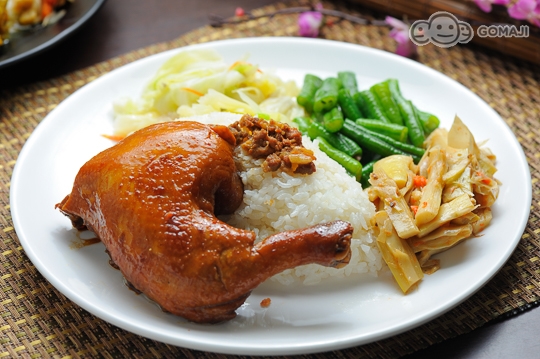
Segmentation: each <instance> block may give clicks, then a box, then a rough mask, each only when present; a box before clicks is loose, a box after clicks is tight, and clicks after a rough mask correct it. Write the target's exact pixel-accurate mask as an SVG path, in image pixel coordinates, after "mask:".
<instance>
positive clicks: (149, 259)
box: [57, 121, 353, 323]
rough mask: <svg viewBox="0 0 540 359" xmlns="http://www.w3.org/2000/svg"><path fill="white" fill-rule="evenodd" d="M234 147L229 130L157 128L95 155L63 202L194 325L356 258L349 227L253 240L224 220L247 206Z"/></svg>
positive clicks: (227, 315) (130, 274)
mask: <svg viewBox="0 0 540 359" xmlns="http://www.w3.org/2000/svg"><path fill="white" fill-rule="evenodd" d="M234 146H235V137H234V135H233V134H232V133H231V131H230V130H229V128H228V127H225V126H207V125H203V124H200V123H197V122H190V121H182V122H168V123H162V124H156V125H152V126H149V127H147V128H144V129H142V130H139V131H137V132H135V133H134V134H132V135H131V136H128V137H127V138H125V139H124V140H123V141H121V142H119V143H118V144H117V145H115V146H113V147H111V148H109V149H107V150H105V151H103V152H101V153H100V154H98V155H97V156H95V157H94V158H92V159H91V160H90V161H88V162H87V163H86V164H85V165H84V166H83V167H82V168H81V169H80V171H79V173H78V175H77V177H76V179H75V183H74V186H73V190H72V192H71V194H69V195H68V196H67V197H66V198H65V199H64V200H63V201H62V202H61V203H59V204H58V205H57V207H58V208H59V209H60V210H61V211H62V212H63V213H64V214H66V215H67V216H69V218H70V219H71V220H72V222H73V224H74V226H76V227H78V228H85V227H86V228H89V229H91V230H93V231H94V232H95V233H96V235H97V236H98V237H99V238H100V239H101V240H102V242H103V243H104V244H105V246H106V248H107V251H108V253H109V255H110V256H111V259H112V261H114V263H115V264H116V265H117V266H118V268H119V269H120V271H121V272H122V274H123V275H124V276H125V278H126V280H127V281H128V282H129V283H130V284H131V285H132V286H133V287H135V288H136V289H138V290H140V291H141V292H143V293H144V294H146V295H147V296H148V297H149V298H151V299H152V300H154V301H155V302H157V303H158V304H159V305H160V306H161V307H162V308H163V310H165V311H168V312H171V313H173V314H176V315H179V316H182V317H184V318H186V319H188V320H191V321H194V322H200V323H203V322H206V323H215V322H220V321H224V320H229V319H231V318H234V317H235V315H236V313H235V310H236V309H237V308H238V307H239V306H240V305H242V303H243V302H244V301H245V300H246V298H247V297H248V296H249V294H250V293H251V291H252V290H253V289H254V288H255V287H257V286H258V285H259V284H260V283H261V282H263V281H264V280H266V279H267V278H268V277H270V276H272V275H275V274H277V273H279V272H281V271H283V270H285V269H288V268H292V267H295V266H298V265H302V264H308V263H318V264H321V265H324V266H334V267H339V266H342V265H344V264H346V263H348V261H349V258H350V250H349V245H350V239H351V235H352V232H353V228H352V227H351V225H350V224H349V223H346V222H342V221H335V222H331V223H327V224H322V225H318V226H314V227H310V228H307V229H300V230H294V231H287V232H282V233H278V234H276V235H273V236H270V237H268V238H267V239H265V240H264V241H262V242H261V243H259V244H256V245H254V241H255V239H256V235H255V233H254V232H252V231H247V230H242V229H238V228H234V227H232V226H230V225H228V224H226V223H224V222H222V221H220V220H219V219H218V218H217V217H216V214H226V213H232V212H234V211H235V209H236V208H237V207H238V206H239V205H240V204H241V202H242V197H243V186H242V182H241V180H240V178H239V176H238V174H237V169H236V167H235V163H234V160H233V150H234Z"/></svg>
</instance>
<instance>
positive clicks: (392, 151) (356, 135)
mask: <svg viewBox="0 0 540 359" xmlns="http://www.w3.org/2000/svg"><path fill="white" fill-rule="evenodd" d="M341 132H342V133H343V134H344V135H346V136H347V137H350V138H351V139H353V140H354V141H355V142H356V143H358V144H359V145H360V147H362V148H363V149H368V150H370V151H372V152H375V153H377V154H380V155H381V156H383V157H386V156H390V155H406V156H410V154H409V153H407V152H405V151H402V150H400V149H398V148H396V147H394V146H392V145H390V144H389V143H388V142H386V141H384V140H382V139H380V138H378V137H376V136H373V135H371V133H369V132H368V131H367V130H366V129H364V128H363V127H361V126H358V125H357V124H356V123H354V122H353V121H351V120H345V122H344V124H343V128H342V129H341Z"/></svg>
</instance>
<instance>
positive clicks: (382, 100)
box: [369, 81, 403, 125]
mask: <svg viewBox="0 0 540 359" xmlns="http://www.w3.org/2000/svg"><path fill="white" fill-rule="evenodd" d="M369 90H370V91H371V92H372V93H373V94H374V95H375V97H376V98H377V102H378V103H379V104H380V106H381V109H382V111H383V112H384V113H385V114H386V117H387V118H388V119H389V120H390V122H391V123H395V124H398V125H403V119H402V118H401V113H400V110H399V107H398V105H397V104H396V102H395V101H394V98H393V97H392V94H391V92H390V88H389V87H388V82H386V81H383V82H379V83H376V84H375V85H373V86H371V87H370V89H369Z"/></svg>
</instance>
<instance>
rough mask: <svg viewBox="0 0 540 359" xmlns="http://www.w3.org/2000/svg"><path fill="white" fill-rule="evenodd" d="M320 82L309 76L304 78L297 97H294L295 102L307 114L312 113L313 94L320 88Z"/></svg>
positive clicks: (316, 78)
mask: <svg viewBox="0 0 540 359" xmlns="http://www.w3.org/2000/svg"><path fill="white" fill-rule="evenodd" d="M322 82H323V81H322V80H321V79H320V78H319V77H317V76H315V75H311V74H306V75H305V76H304V83H303V85H302V89H301V90H300V93H299V94H298V96H296V102H298V104H299V105H300V106H302V107H304V108H305V109H306V111H307V112H309V113H311V112H313V98H314V96H315V92H317V90H318V89H319V88H320V87H321V86H322Z"/></svg>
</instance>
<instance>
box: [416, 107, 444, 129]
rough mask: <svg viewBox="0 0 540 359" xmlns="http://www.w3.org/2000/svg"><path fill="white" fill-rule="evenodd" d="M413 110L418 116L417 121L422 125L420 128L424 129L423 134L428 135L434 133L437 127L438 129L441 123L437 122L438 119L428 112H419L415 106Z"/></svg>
mask: <svg viewBox="0 0 540 359" xmlns="http://www.w3.org/2000/svg"><path fill="white" fill-rule="evenodd" d="M414 109H415V110H416V114H417V115H418V119H419V120H420V122H421V123H422V127H423V128H424V133H425V134H426V136H427V135H429V134H430V133H431V132H433V131H435V129H436V128H437V127H439V124H440V123H441V121H439V118H438V117H437V116H435V115H433V114H431V113H429V112H425V111H421V110H419V109H418V108H417V107H416V106H414Z"/></svg>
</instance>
